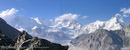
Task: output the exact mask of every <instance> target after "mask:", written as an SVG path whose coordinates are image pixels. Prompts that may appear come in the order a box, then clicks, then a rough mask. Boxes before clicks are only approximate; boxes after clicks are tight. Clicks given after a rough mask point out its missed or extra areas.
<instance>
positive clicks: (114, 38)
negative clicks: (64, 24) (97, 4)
mask: <svg viewBox="0 0 130 50" xmlns="http://www.w3.org/2000/svg"><path fill="white" fill-rule="evenodd" d="M129 30H130V24H129V25H127V26H126V27H125V28H124V29H121V30H115V31H108V30H104V29H100V30H96V31H95V32H94V33H91V34H82V35H80V36H78V37H77V38H76V39H73V40H72V41H71V44H72V45H73V46H71V47H70V50H84V49H85V50H121V48H125V47H127V48H130V31H129Z"/></svg>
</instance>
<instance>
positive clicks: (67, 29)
mask: <svg viewBox="0 0 130 50" xmlns="http://www.w3.org/2000/svg"><path fill="white" fill-rule="evenodd" d="M3 19H4V20H5V21H7V23H8V24H9V25H11V26H12V27H14V28H16V29H17V30H19V31H23V30H25V31H27V32H28V33H29V34H30V35H32V36H37V37H40V38H45V39H48V40H50V41H51V42H55V43H61V44H65V45H66V44H69V42H70V41H71V39H74V38H76V37H77V36H79V35H81V34H89V33H92V32H95V31H96V30H97V29H106V30H120V29H122V28H124V26H125V25H126V24H125V23H124V22H123V20H122V19H118V18H116V17H112V18H111V19H110V20H108V21H99V20H97V21H95V22H92V23H90V24H86V25H82V24H80V23H79V22H77V21H76V20H75V19H69V18H64V19H62V18H60V17H59V18H56V19H55V20H49V21H48V20H45V19H41V18H37V17H32V18H26V17H24V16H14V17H13V18H11V19H6V18H3Z"/></svg>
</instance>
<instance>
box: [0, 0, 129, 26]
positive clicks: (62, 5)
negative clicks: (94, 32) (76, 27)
mask: <svg viewBox="0 0 130 50" xmlns="http://www.w3.org/2000/svg"><path fill="white" fill-rule="evenodd" d="M11 8H16V9H18V10H19V12H18V13H17V14H18V15H22V16H26V17H39V18H44V19H47V20H49V19H55V18H56V17H58V16H60V15H63V14H66V13H73V14H78V15H80V17H79V19H78V21H79V22H80V23H81V24H89V23H91V22H94V21H96V20H101V21H105V20H109V19H110V18H111V17H113V16H114V15H115V14H116V13H118V12H120V9H122V8H130V0H0V11H2V10H6V9H11ZM82 16H88V17H87V18H86V19H81V17H82ZM124 21H125V22H126V23H130V17H127V18H124Z"/></svg>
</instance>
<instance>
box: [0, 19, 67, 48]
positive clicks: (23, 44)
mask: <svg viewBox="0 0 130 50" xmlns="http://www.w3.org/2000/svg"><path fill="white" fill-rule="evenodd" d="M0 50H68V46H62V45H60V44H56V43H51V42H49V41H48V40H46V39H42V38H38V37H32V36H30V35H29V34H28V33H27V32H25V31H23V32H20V31H18V30H17V29H15V28H13V27H11V26H10V25H8V24H7V23H6V22H5V21H4V20H3V19H2V18H0Z"/></svg>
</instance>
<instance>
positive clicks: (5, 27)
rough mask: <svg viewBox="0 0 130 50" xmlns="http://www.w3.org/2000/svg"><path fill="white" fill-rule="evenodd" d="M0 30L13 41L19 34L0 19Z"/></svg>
mask: <svg viewBox="0 0 130 50" xmlns="http://www.w3.org/2000/svg"><path fill="white" fill-rule="evenodd" d="M0 29H1V30H2V32H3V33H4V34H5V35H6V36H7V37H9V38H10V39H14V38H15V37H16V36H17V35H18V33H20V32H19V31H18V30H17V29H15V28H13V27H11V26H10V25H8V24H7V23H6V22H5V21H4V20H3V19H2V18H0Z"/></svg>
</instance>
